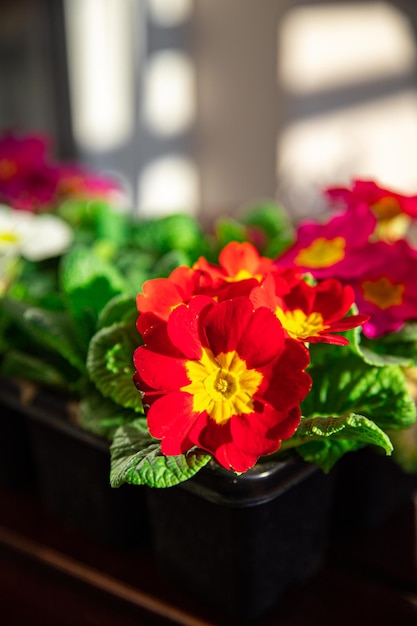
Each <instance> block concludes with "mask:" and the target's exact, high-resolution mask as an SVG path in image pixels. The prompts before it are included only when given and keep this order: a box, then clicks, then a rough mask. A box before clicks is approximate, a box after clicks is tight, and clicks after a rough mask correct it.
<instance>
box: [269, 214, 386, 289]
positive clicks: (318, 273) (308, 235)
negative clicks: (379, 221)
mask: <svg viewBox="0 0 417 626" xmlns="http://www.w3.org/2000/svg"><path fill="white" fill-rule="evenodd" d="M375 225H376V218H375V216H374V215H373V214H372V213H371V212H370V211H369V210H368V208H367V207H366V206H364V205H360V206H358V207H356V208H355V209H353V210H352V211H349V212H345V213H342V214H337V215H336V216H334V217H332V218H331V219H330V220H328V221H327V222H325V223H318V222H313V221H306V222H304V223H302V224H301V225H300V226H299V227H298V228H297V232H296V241H295V243H294V244H293V245H292V246H291V247H290V248H289V249H287V250H286V251H285V252H284V253H283V254H282V255H281V256H279V257H278V258H277V259H276V264H277V265H281V266H289V267H297V268H299V269H300V270H303V271H304V272H309V273H310V274H312V275H313V276H314V277H315V278H318V279H321V278H340V279H349V278H353V277H355V276H358V275H360V274H361V273H362V272H363V263H364V255H363V253H362V252H363V248H364V247H365V248H366V249H367V244H368V241H369V238H370V236H371V235H372V233H373V232H374V229H375ZM358 253H361V254H360V256H359V257H358ZM373 262H374V259H373V257H372V256H371V255H370V256H369V257H368V258H367V259H366V264H372V263H373Z"/></svg>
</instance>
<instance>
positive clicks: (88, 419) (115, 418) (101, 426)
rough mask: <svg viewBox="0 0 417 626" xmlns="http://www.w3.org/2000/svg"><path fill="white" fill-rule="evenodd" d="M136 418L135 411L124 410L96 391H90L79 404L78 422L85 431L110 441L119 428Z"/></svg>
mask: <svg viewBox="0 0 417 626" xmlns="http://www.w3.org/2000/svg"><path fill="white" fill-rule="evenodd" d="M137 417H138V414H137V413H136V412H135V411H133V410H131V409H124V408H123V407H121V406H120V405H119V404H116V403H115V402H113V401H112V400H110V399H109V398H104V397H103V396H102V395H101V394H100V393H98V392H97V391H96V390H90V391H89V392H88V393H86V394H84V396H83V398H82V400H81V402H80V410H79V414H78V421H79V425H80V426H81V427H82V428H84V429H85V430H89V431H90V432H93V433H94V434H96V435H99V436H100V437H105V438H106V439H108V440H109V441H111V440H112V439H113V436H114V433H115V432H116V430H117V429H118V428H119V426H123V425H125V424H129V423H130V422H132V421H133V420H135V419H137Z"/></svg>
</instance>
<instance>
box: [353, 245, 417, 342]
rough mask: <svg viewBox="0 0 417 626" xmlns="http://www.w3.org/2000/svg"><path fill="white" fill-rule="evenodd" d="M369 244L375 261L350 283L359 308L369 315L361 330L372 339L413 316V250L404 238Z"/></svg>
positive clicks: (416, 307) (416, 310) (416, 304)
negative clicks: (392, 241)
mask: <svg viewBox="0 0 417 626" xmlns="http://www.w3.org/2000/svg"><path fill="white" fill-rule="evenodd" d="M371 245H372V254H373V255H374V257H375V259H376V260H377V263H376V264H374V265H373V266H372V267H368V268H366V269H365V270H364V272H363V273H362V275H360V276H357V277H356V278H355V280H354V281H351V283H350V284H351V285H352V287H353V289H354V291H355V298H356V304H357V306H358V309H359V311H360V312H361V313H364V314H366V315H369V316H370V319H369V321H368V322H367V323H366V324H365V325H364V329H363V330H364V333H365V334H366V335H367V336H368V337H370V338H376V337H380V336H382V335H384V334H386V333H388V332H394V331H396V330H398V329H400V328H401V327H402V326H403V325H404V323H405V322H406V321H408V320H412V319H417V289H416V276H417V252H416V250H414V249H412V248H411V247H410V246H409V244H408V243H407V242H406V241H404V240H398V241H396V242H395V243H392V244H388V243H386V242H383V241H380V242H377V243H374V244H371Z"/></svg>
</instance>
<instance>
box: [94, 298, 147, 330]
mask: <svg viewBox="0 0 417 626" xmlns="http://www.w3.org/2000/svg"><path fill="white" fill-rule="evenodd" d="M137 317H138V311H137V308H136V300H135V298H133V297H132V296H130V295H128V294H120V295H118V296H115V297H114V298H112V299H111V300H110V302H108V303H107V304H106V306H105V307H104V308H103V310H102V311H101V312H100V315H99V317H98V322H97V330H100V329H101V328H105V327H106V326H112V325H113V324H117V323H119V322H123V323H124V322H126V323H130V324H132V325H134V324H135V322H136V319H137Z"/></svg>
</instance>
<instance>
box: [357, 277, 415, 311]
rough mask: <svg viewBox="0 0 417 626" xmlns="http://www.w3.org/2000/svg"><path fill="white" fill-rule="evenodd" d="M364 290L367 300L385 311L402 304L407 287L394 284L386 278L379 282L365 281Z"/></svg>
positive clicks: (379, 279) (380, 279)
mask: <svg viewBox="0 0 417 626" xmlns="http://www.w3.org/2000/svg"><path fill="white" fill-rule="evenodd" d="M362 290H363V297H364V298H365V300H367V301H368V302H372V304H376V305H377V306H378V307H379V308H380V309H383V310H385V309H389V308H390V307H392V306H395V305H397V304H401V303H402V301H403V298H402V296H403V293H404V291H405V285H403V284H402V283H399V284H394V283H393V282H391V280H390V279H389V278H387V277H386V276H384V277H383V278H378V280H364V281H363V283H362Z"/></svg>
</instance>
